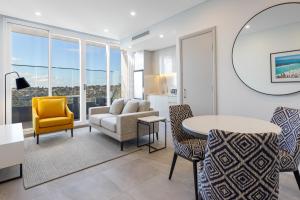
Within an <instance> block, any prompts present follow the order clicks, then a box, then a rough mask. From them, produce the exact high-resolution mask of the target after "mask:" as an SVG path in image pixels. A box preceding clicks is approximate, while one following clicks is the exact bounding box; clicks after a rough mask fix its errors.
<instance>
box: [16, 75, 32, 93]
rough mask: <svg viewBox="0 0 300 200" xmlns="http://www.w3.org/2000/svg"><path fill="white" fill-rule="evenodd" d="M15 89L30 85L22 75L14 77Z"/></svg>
mask: <svg viewBox="0 0 300 200" xmlns="http://www.w3.org/2000/svg"><path fill="white" fill-rule="evenodd" d="M16 85H17V90H21V89H24V88H28V87H30V85H29V83H28V82H27V81H26V79H25V78H24V77H19V78H17V79H16Z"/></svg>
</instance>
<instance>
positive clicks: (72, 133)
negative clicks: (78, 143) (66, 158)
mask: <svg viewBox="0 0 300 200" xmlns="http://www.w3.org/2000/svg"><path fill="white" fill-rule="evenodd" d="M71 137H73V129H72V128H71Z"/></svg>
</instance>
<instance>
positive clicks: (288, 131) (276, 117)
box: [271, 107, 300, 155]
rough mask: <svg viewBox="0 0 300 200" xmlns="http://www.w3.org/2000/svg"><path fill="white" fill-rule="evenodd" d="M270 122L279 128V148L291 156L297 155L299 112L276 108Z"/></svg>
mask: <svg viewBox="0 0 300 200" xmlns="http://www.w3.org/2000/svg"><path fill="white" fill-rule="evenodd" d="M271 122H272V123H274V124H277V125H278V126H280V127H281V129H282V131H281V134H280V135H279V137H278V139H279V146H280V148H282V149H283V150H285V151H287V152H289V153H290V154H291V155H295V154H299V153H300V152H296V150H297V151H299V149H300V110H299V109H293V108H287V107H278V108H276V109H275V112H274V114H273V117H272V119H271Z"/></svg>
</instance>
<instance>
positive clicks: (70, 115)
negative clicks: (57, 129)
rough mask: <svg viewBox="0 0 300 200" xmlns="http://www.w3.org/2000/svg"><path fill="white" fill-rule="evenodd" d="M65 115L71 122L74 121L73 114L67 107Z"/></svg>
mask: <svg viewBox="0 0 300 200" xmlns="http://www.w3.org/2000/svg"><path fill="white" fill-rule="evenodd" d="M66 113H67V117H68V118H71V119H72V121H74V113H73V112H72V111H71V110H70V109H69V107H68V106H66Z"/></svg>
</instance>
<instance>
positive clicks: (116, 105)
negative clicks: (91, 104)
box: [109, 99, 124, 115]
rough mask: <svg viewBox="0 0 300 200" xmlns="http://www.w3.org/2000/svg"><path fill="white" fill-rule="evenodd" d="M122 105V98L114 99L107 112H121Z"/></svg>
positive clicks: (116, 113) (117, 113)
mask: <svg viewBox="0 0 300 200" xmlns="http://www.w3.org/2000/svg"><path fill="white" fill-rule="evenodd" d="M123 107H124V99H115V100H114V101H113V103H112V104H111V106H110V108H109V113H111V114H113V115H119V114H121V112H122V110H123Z"/></svg>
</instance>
